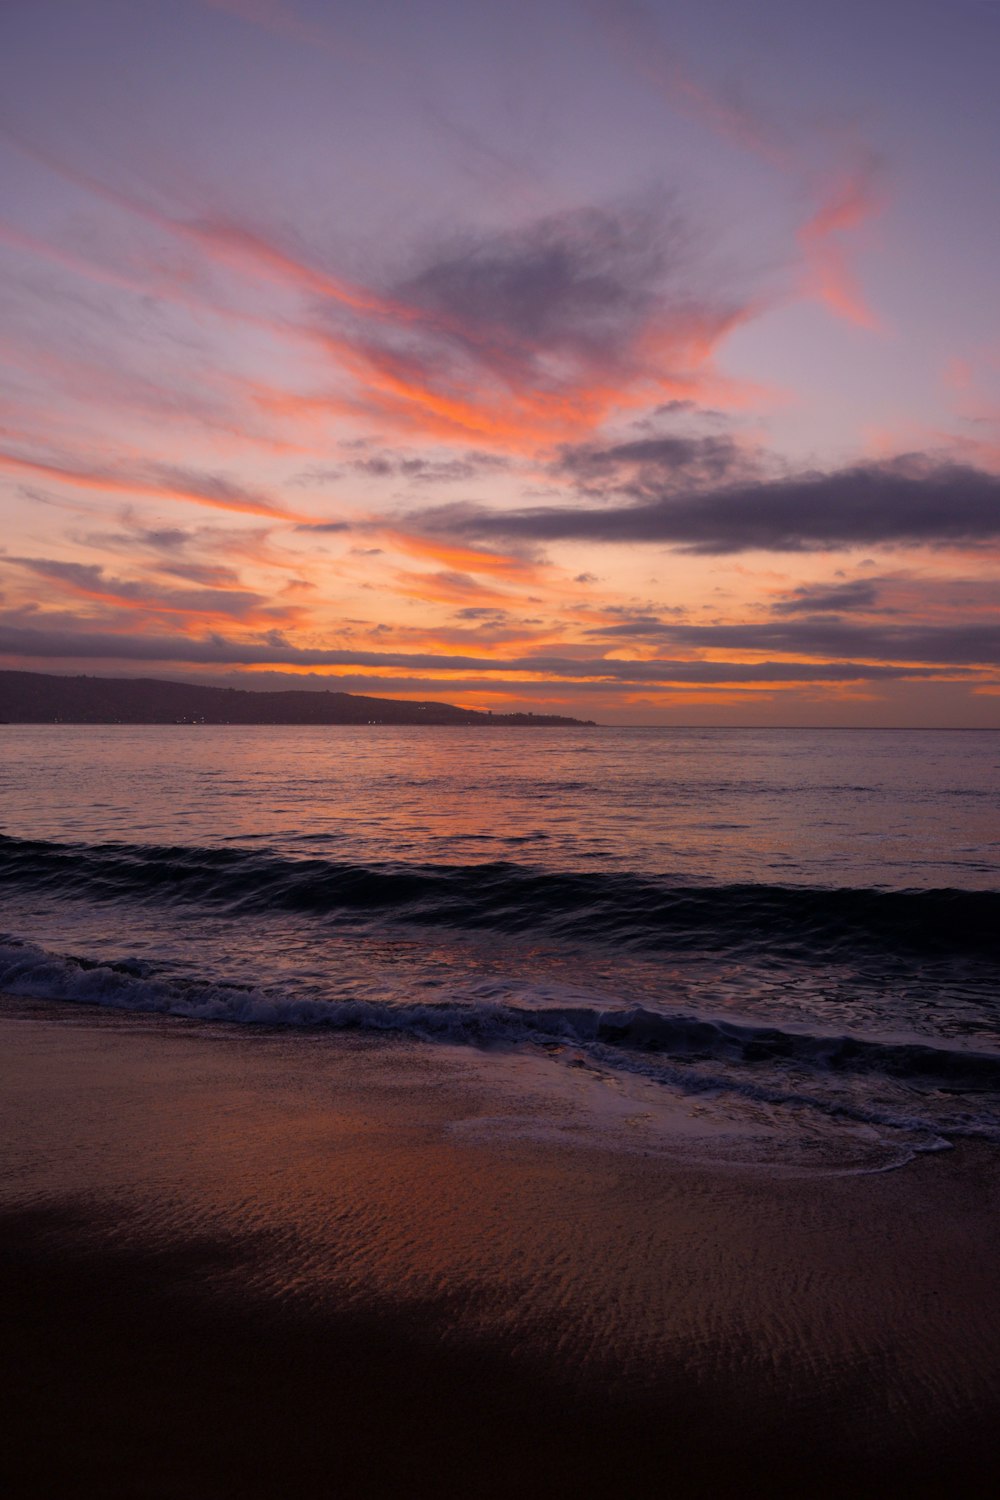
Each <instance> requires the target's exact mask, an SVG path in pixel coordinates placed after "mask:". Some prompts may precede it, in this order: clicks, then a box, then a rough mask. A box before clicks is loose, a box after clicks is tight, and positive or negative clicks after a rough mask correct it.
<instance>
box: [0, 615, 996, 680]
mask: <svg viewBox="0 0 1000 1500" xmlns="http://www.w3.org/2000/svg"><path fill="white" fill-rule="evenodd" d="M10 618H11V617H10V616H8V617H7V620H6V621H5V620H4V618H3V617H0V653H4V654H17V655H20V656H24V657H36V658H45V657H49V658H63V659H69V658H85V659H88V660H98V659H113V660H119V661H172V662H191V663H199V664H203V665H205V664H219V665H227V664H228V665H231V666H234V665H245V666H257V665H282V666H293V665H294V666H302V667H374V668H382V669H391V670H393V671H397V670H402V671H406V672H412V671H425V672H426V671H436V672H442V673H456V672H469V671H473V672H480V673H485V674H489V675H490V676H494V675H497V676H505V675H506V676H510V675H511V674H522V673H525V674H528V673H530V674H531V675H533V676H535V677H539V676H540V677H546V678H551V679H555V680H563V681H574V682H586V681H588V680H595V681H604V682H615V683H621V684H645V685H657V684H671V683H685V682H696V683H729V682H732V683H740V682H776V683H781V682H853V681H878V680H883V679H899V678H927V677H937V676H940V675H941V668H940V667H939V666H931V665H926V664H920V665H899V664H896V663H892V664H887V663H872V662H851V661H840V662H786V661H763V662H730V661H705V660H694V661H692V660H689V659H679V660H665V659H654V660H648V659H643V660H635V661H630V660H624V659H620V658H615V657H610V658H609V657H589V658H582V659H577V658H573V657H559V656H542V655H537V656H523V657H512V658H506V659H502V658H497V657H474V656H458V655H444V654H438V653H422V652H389V651H352V650H339V649H335V650H330V649H326V648H322V647H300V646H293V645H291V644H289V643H288V642H286V641H284V640H283V638H277V637H274V636H273V634H272V635H271V636H270V637H264V638H261V639H260V640H259V641H233V640H228V639H226V638H225V637H223V636H219V635H213V636H210V637H207V638H205V639H201V640H197V639H192V638H190V637H185V636H164V635H159V636H157V635H135V634H127V633H121V634H118V633H112V632H110V631H93V630H88V629H85V628H84V629H79V630H76V629H66V628H65V627H62V628H55V629H46V628H45V627H44V626H41V625H38V624H32V625H28V626H26V625H24V624H22V623H20V620H21V619H23V616H22V617H20V618H17V619H16V623H8V622H7V621H9V620H10ZM997 644H998V645H1000V641H998V643H997ZM993 649H994V651H996V650H997V646H994V648H993ZM948 675H949V676H950V675H958V676H963V675H967V669H966V668H963V667H952V668H950V670H949V672H948ZM441 685H442V688H444V687H445V686H446V685H447V679H446V678H442V679H441Z"/></svg>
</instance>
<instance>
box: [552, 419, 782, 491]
mask: <svg viewBox="0 0 1000 1500" xmlns="http://www.w3.org/2000/svg"><path fill="white" fill-rule="evenodd" d="M554 467H555V469H556V470H557V471H558V472H560V473H562V474H565V475H567V476H568V477H569V478H570V479H572V480H574V481H575V483H576V484H577V485H578V487H579V488H580V489H582V490H584V491H585V492H587V493H593V492H595V491H596V492H597V493H607V492H608V491H609V490H614V491H617V492H618V493H620V494H625V495H630V496H632V497H633V498H635V499H648V498H650V497H651V496H659V495H660V494H662V493H663V491H664V490H671V491H672V490H676V489H680V488H681V487H690V486H692V485H698V486H699V487H700V486H703V485H718V484H720V483H721V482H722V481H724V480H725V481H731V480H732V479H733V478H735V477H739V478H746V477H748V476H749V475H750V474H751V473H752V472H753V471H754V470H755V469H756V463H755V461H754V460H753V458H752V457H751V455H749V454H748V453H747V452H746V450H745V449H742V448H740V447H739V446H738V445H737V444H736V443H734V442H733V440H732V439H731V438H728V437H722V436H708V437H690V436H682V435H680V434H678V435H676V436H666V437H664V436H660V437H650V438H640V439H636V440H635V441H634V442H631V443H615V444H613V445H612V446H611V447H600V446H598V445H596V444H580V445H574V446H568V447H564V448H563V449H562V450H561V452H560V454H559V458H558V459H557V461H556V464H555V465H554Z"/></svg>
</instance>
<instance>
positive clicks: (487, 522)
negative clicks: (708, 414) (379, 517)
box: [410, 450, 1000, 555]
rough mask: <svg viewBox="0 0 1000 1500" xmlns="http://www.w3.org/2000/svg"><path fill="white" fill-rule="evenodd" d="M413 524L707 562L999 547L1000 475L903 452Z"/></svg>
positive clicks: (470, 511)
mask: <svg viewBox="0 0 1000 1500" xmlns="http://www.w3.org/2000/svg"><path fill="white" fill-rule="evenodd" d="M611 451H614V450H611ZM623 483H625V486H626V488H628V487H630V486H629V484H628V482H627V481H623ZM631 487H632V488H635V486H631ZM649 488H650V486H649V483H648V481H642V482H641V483H640V485H639V489H640V492H642V493H646V492H648V489H649ZM410 524H411V525H412V526H413V527H414V529H426V530H427V531H430V532H433V533H437V534H441V535H450V536H454V537H468V538H477V539H481V540H492V541H500V542H505V543H510V542H514V541H517V542H522V543H524V542H529V543H530V542H534V543H542V542H557V541H589V542H614V543H629V542H631V543H658V544H662V545H667V546H672V547H677V548H679V549H681V550H682V551H685V552H692V553H702V554H706V555H722V554H726V553H739V552H749V551H766V552H821V551H829V550H832V549H837V548H850V547H875V546H902V545H907V546H921V545H925V546H933V547H942V546H970V545H971V546H975V545H978V544H984V543H992V542H996V541H997V540H998V539H1000V476H998V475H995V474H990V473H986V472H985V471H983V470H980V469H975V468H972V467H969V466H967V465H962V464H955V463H940V462H935V461H934V460H933V459H931V458H927V457H923V456H920V455H908V456H906V457H905V458H900V459H896V460H893V461H891V462H887V463H877V464H858V465H855V466H853V467H851V468H846V469H841V470H837V471H834V472H831V473H806V474H800V475H795V476H792V477H790V478H787V479H786V478H781V479H771V480H764V481H759V482H752V483H749V484H747V483H744V484H728V485H725V486H723V487H721V488H715V489H702V490H695V491H693V492H692V491H687V492H685V491H683V490H682V491H680V492H679V493H667V494H662V495H659V496H657V497H656V498H651V499H647V500H645V501H643V502H641V503H638V504H630V505H577V506H570V505H564V506H535V507H531V508H522V509H517V510H511V511H498V510H487V509H485V508H484V507H481V506H475V505H447V506H439V507H436V508H434V509H432V510H425V511H422V512H416V513H415V514H413V515H412V516H411V517H410Z"/></svg>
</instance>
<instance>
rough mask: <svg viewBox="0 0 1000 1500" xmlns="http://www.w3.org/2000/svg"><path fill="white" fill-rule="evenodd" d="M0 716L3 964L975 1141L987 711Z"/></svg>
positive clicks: (50, 986) (187, 1005) (994, 744)
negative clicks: (908, 724)
mask: <svg viewBox="0 0 1000 1500" xmlns="http://www.w3.org/2000/svg"><path fill="white" fill-rule="evenodd" d="M0 736H2V739H0V746H2V750H0V933H2V935H0V988H2V989H4V990H6V991H7V992H8V993H15V994H21V995H28V996H32V997H35V998H49V999H53V1000H64V1001H65V1000H79V1001H85V1002H88V1003H97V1004H103V1005H109V1006H115V1007H117V1008H119V1009H125V1010H136V1011H142V1010H159V1011H165V1012H172V1013H176V1014H178V1015H182V1016H188V1017H200V1018H204V1019H213V1020H219V1021H223V1022H229V1023H241V1022H242V1023H257V1025H258V1026H265V1027H271V1026H275V1025H279V1026H288V1025H291V1026H295V1027H298V1028H301V1029H302V1034H303V1039H305V1038H306V1037H307V1036H308V1035H310V1034H312V1033H313V1032H314V1028H315V1027H316V1026H318V1025H323V1026H327V1027H330V1026H333V1027H341V1028H343V1027H352V1028H361V1029H371V1030H378V1031H381V1032H386V1033H393V1034H397V1035H399V1036H400V1037H404V1038H409V1039H417V1040H418V1041H419V1042H420V1043H426V1042H437V1043H446V1044H453V1045H454V1044H458V1045H460V1046H462V1047H464V1048H465V1049H466V1051H467V1054H468V1057H469V1060H470V1066H474V1067H476V1068H479V1069H482V1070H483V1071H484V1075H488V1073H489V1069H490V1067H491V1066H493V1065H495V1063H496V1059H497V1058H498V1057H500V1056H502V1057H505V1058H507V1059H508V1060H509V1058H510V1055H511V1053H512V1051H513V1052H514V1053H519V1054H522V1055H523V1054H531V1055H532V1056H538V1055H544V1056H546V1057H548V1058H550V1059H551V1061H552V1074H551V1076H552V1079H553V1085H554V1087H555V1085H556V1083H557V1081H558V1088H559V1089H561V1088H563V1086H564V1084H565V1078H566V1077H567V1076H568V1075H567V1072H566V1068H565V1067H562V1068H560V1067H559V1066H558V1065H559V1064H560V1063H563V1064H572V1066H573V1067H574V1068H576V1069H578V1070H582V1072H584V1073H586V1075H587V1079H588V1084H589V1083H592V1082H593V1081H594V1080H595V1079H596V1080H598V1081H600V1082H601V1083H602V1085H604V1086H606V1089H607V1090H608V1095H609V1098H610V1097H611V1096H612V1095H616V1096H619V1097H620V1096H621V1095H622V1093H623V1091H624V1093H625V1094H626V1095H628V1096H629V1097H630V1098H631V1097H633V1096H634V1098H635V1100H636V1106H637V1109H638V1108H639V1107H640V1106H641V1107H642V1108H641V1111H640V1112H641V1113H643V1114H645V1113H646V1112H648V1106H649V1103H650V1098H651V1097H652V1096H653V1095H654V1094H658V1095H659V1096H661V1097H663V1098H669V1099H671V1100H672V1101H673V1102H674V1103H677V1102H678V1101H680V1103H681V1104H685V1105H686V1106H687V1107H688V1109H689V1112H690V1113H692V1114H696V1115H697V1116H698V1117H699V1118H700V1117H704V1118H705V1119H706V1120H710V1122H711V1128H712V1129H717V1128H719V1125H720V1122H722V1125H723V1126H724V1127H725V1129H726V1130H728V1131H729V1134H730V1137H731V1139H730V1144H729V1148H728V1149H730V1150H732V1139H735V1138H736V1137H737V1136H739V1137H740V1139H742V1140H743V1142H744V1144H746V1143H747V1142H750V1143H756V1144H755V1145H753V1146H752V1147H751V1146H750V1145H748V1146H747V1148H746V1154H748V1155H750V1156H753V1155H754V1153H755V1151H756V1154H757V1155H758V1156H760V1154H761V1149H762V1148H761V1142H762V1141H766V1142H767V1143H768V1145H767V1150H766V1151H765V1152H764V1154H765V1155H768V1157H769V1159H779V1160H780V1159H782V1153H783V1152H784V1153H785V1155H786V1156H787V1157H788V1159H792V1158H793V1157H794V1159H795V1160H796V1161H798V1160H800V1159H803V1158H809V1157H810V1152H811V1153H812V1155H813V1156H814V1157H815V1158H816V1159H817V1160H819V1159H822V1160H824V1161H826V1160H840V1161H842V1162H843V1163H844V1164H845V1165H849V1164H850V1163H861V1164H875V1165H878V1164H892V1163H893V1162H895V1161H897V1160H901V1159H905V1157H906V1156H907V1155H908V1154H912V1152H913V1151H914V1150H927V1149H939V1148H940V1147H941V1146H943V1145H945V1144H947V1143H948V1142H950V1141H951V1140H953V1139H956V1138H959V1137H962V1136H968V1135H978V1136H985V1137H986V1138H988V1139H993V1138H996V1139H1000V1110H998V1104H1000V996H998V983H997V981H998V974H1000V962H998V960H1000V734H994V733H991V732H988V731H983V732H978V731H970V732H937V731H891V732H884V731H811V730H711V729H709V730H694V729H689V730H676V729H635V730H629V729H600V730H521V731H518V730H501V729H492V730H491V729H482V728H475V729H451V728H449V729H419V728H414V729H410V728H390V727H359V728H353V727H352V728H332V729H331V728H301V729H300V728H283V727H260V728H251V729H245V728H237V727H218V728H212V727H194V726H177V727H149V728H147V727H142V728H139V727H128V726H111V727H93V728H91V727H83V726H60V727H57V728H52V727H41V726H39V727H33V726H4V727H3V728H0ZM706 1129H708V1126H706Z"/></svg>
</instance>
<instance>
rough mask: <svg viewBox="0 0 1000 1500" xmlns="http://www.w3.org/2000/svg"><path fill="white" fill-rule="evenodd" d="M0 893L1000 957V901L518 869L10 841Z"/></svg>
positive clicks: (677, 943) (632, 940)
mask: <svg viewBox="0 0 1000 1500" xmlns="http://www.w3.org/2000/svg"><path fill="white" fill-rule="evenodd" d="M0 884H8V885H14V886H16V887H17V888H18V889H20V890H25V889H30V890H38V891H46V892H48V893H51V894H55V895H59V896H79V897H86V898H88V899H90V900H100V901H121V900H123V899H124V900H128V901H139V902H143V901H146V902H156V903H158V904H162V903H164V902H167V903H170V904H172V905H177V906H182V905H184V904H195V905H198V906H199V907H205V906H213V907H217V908H218V909H220V910H225V911H226V912H227V913H229V914H230V915H233V916H239V915H243V914H247V915H255V914H259V913H264V912H275V911H286V912H288V911H292V912H300V913H307V914H310V915H314V916H317V917H326V918H329V919H331V920H337V919H341V920H348V919H355V920H357V919H365V918H371V919H377V918H381V919H388V920H391V921H393V922H400V923H417V924H423V925H427V926H448V927H453V928H458V929H479V930H482V929H486V930H492V931H495V932H502V933H518V932H526V931H530V932H542V933H546V934H548V935H550V936H554V937H568V938H575V939H583V940H588V941H591V940H592V941H597V942H603V943H608V942H613V943H615V944H618V945H622V946H625V947H628V948H632V949H637V950H685V949H695V948H697V949H705V948H711V949H713V950H714V951H720V950H721V951H724V950H734V949H738V950H741V951H746V950H759V949H762V948H766V949H767V950H768V951H769V952H781V953H784V954H786V955H788V954H793V955H794V954H797V953H801V954H802V955H803V956H806V957H808V959H809V960H811V961H812V960H816V959H817V958H836V957H838V956H844V957H850V958H857V957H858V956H863V955H865V954H867V953H879V952H887V951H891V952H893V953H896V954H899V953H910V954H920V955H927V956H934V957H942V958H956V959H962V958H964V957H968V958H973V959H983V958H987V959H996V958H1000V893H998V892H993V891H967V890H878V889H851V888H820V887H808V886H783V885H751V884H741V885H724V884H719V885H707V884H706V885H691V884H677V883H674V882H671V881H670V880H669V879H667V878H664V877H650V876H641V875H635V874H621V873H605V872H592V871H567V870H544V869H538V868H527V867H522V866H519V865H516V864H513V863H493V864H465V865H452V864H406V863H403V862H388V861H387V862H382V863H370V864H351V863H338V862H336V861H333V860H328V859H320V858H303V859H287V858H282V857H281V856H279V855H276V854H273V853H270V852H261V851H256V850H246V849H238V848H237V849H230V848H185V847H182V846H180V847H172V846H162V845H133V844H123V843H108V844H84V843H46V842H42V841H39V840H28V839H17V838H10V837H7V836H3V835H0Z"/></svg>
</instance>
